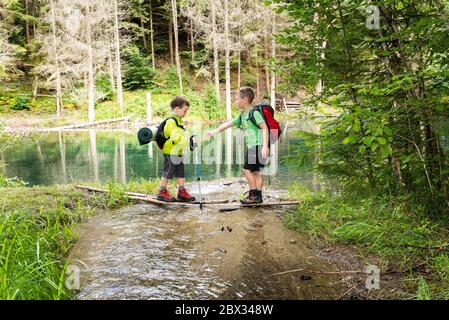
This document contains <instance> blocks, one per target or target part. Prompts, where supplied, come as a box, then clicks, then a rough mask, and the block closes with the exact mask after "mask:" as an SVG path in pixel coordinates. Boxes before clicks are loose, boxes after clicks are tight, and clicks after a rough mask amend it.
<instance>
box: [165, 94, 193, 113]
mask: <svg viewBox="0 0 449 320" xmlns="http://www.w3.org/2000/svg"><path fill="white" fill-rule="evenodd" d="M184 105H186V106H188V107H190V103H189V101H187V99H186V98H184V97H182V96H176V97H174V98H173V100H172V101H171V102H170V107H171V108H172V110H173V109H175V108H176V107H179V108H182V107H183V106H184Z"/></svg>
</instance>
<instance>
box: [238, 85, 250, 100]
mask: <svg viewBox="0 0 449 320" xmlns="http://www.w3.org/2000/svg"><path fill="white" fill-rule="evenodd" d="M239 95H240V98H242V99H243V98H245V97H246V98H248V102H249V103H252V102H253V100H254V89H253V88H251V87H241V88H240V89H239Z"/></svg>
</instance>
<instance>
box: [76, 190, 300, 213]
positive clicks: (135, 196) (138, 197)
mask: <svg viewBox="0 0 449 320" xmlns="http://www.w3.org/2000/svg"><path fill="white" fill-rule="evenodd" d="M75 188H77V189H82V190H87V191H92V192H100V193H109V191H108V190H104V189H98V188H94V187H88V186H79V185H78V186H75ZM125 194H126V195H127V196H128V198H129V199H131V200H135V201H142V202H148V203H152V204H157V205H163V206H167V205H180V206H186V207H191V206H195V207H196V206H198V204H199V203H200V202H199V201H195V202H190V203H183V202H165V201H159V200H157V199H155V198H153V197H152V196H150V195H147V194H144V193H137V192H125ZM201 203H202V204H203V205H213V206H220V207H223V206H226V207H232V208H245V207H271V206H294V205H298V204H299V203H300V202H299V201H296V200H286V201H276V202H263V203H255V204H241V203H238V202H236V201H233V202H230V201H229V200H209V201H202V202H201Z"/></svg>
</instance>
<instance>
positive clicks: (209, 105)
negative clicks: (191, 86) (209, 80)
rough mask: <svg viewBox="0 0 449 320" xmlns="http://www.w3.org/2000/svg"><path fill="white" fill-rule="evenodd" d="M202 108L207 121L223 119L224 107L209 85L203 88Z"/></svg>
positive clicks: (212, 87)
mask: <svg viewBox="0 0 449 320" xmlns="http://www.w3.org/2000/svg"><path fill="white" fill-rule="evenodd" d="M203 106H204V111H205V113H206V114H207V117H208V119H218V118H224V117H225V110H226V107H225V106H224V105H223V103H221V102H220V100H219V99H218V98H217V95H216V94H215V88H214V86H211V85H209V86H206V87H205V89H204V99H203Z"/></svg>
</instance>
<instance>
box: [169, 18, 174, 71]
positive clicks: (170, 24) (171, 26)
mask: <svg viewBox="0 0 449 320" xmlns="http://www.w3.org/2000/svg"><path fill="white" fill-rule="evenodd" d="M168 46H169V47H170V63H171V64H172V65H173V64H174V56H173V24H172V22H171V21H169V22H168Z"/></svg>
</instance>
